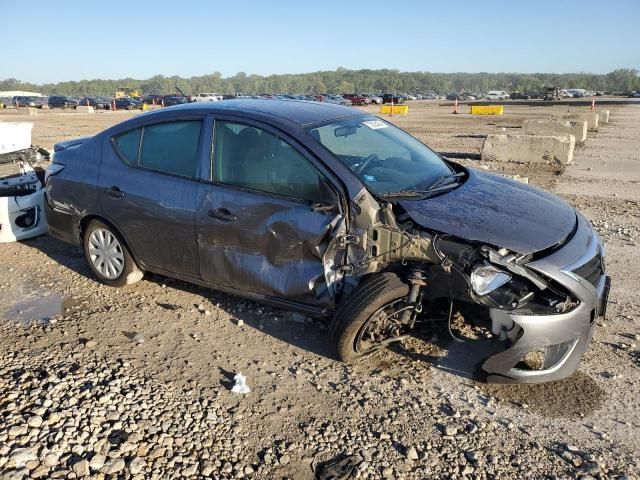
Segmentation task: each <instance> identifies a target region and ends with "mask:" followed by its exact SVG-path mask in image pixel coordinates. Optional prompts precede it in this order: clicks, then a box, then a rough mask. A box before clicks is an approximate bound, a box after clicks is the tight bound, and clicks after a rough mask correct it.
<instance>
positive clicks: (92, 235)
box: [83, 220, 144, 287]
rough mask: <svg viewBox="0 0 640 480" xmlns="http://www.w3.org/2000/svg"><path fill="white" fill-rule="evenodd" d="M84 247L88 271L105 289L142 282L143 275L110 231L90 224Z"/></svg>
mask: <svg viewBox="0 0 640 480" xmlns="http://www.w3.org/2000/svg"><path fill="white" fill-rule="evenodd" d="M83 246H84V254H85V257H86V259H87V262H88V263H89V267H90V268H91V270H92V271H93V273H94V274H95V276H96V277H98V280H100V281H101V282H102V283H104V284H105V285H109V286H110V287H123V286H125V285H130V284H132V283H136V282H137V281H139V280H140V279H142V276H143V275H144V272H143V271H142V270H141V269H140V268H139V267H138V265H136V262H135V261H134V260H133V257H132V256H131V254H130V253H129V250H128V249H127V247H126V245H125V244H124V242H123V241H122V239H121V238H120V235H118V233H117V232H115V231H114V229H113V228H112V227H110V226H108V225H106V224H104V223H102V222H100V221H98V220H93V221H91V223H89V226H88V227H87V228H86V230H85V233H84V238H83Z"/></svg>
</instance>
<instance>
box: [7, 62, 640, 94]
mask: <svg viewBox="0 0 640 480" xmlns="http://www.w3.org/2000/svg"><path fill="white" fill-rule="evenodd" d="M546 86H558V87H561V88H584V89H587V90H601V91H610V92H613V91H635V90H640V77H639V76H638V70H636V69H632V68H623V69H618V70H614V71H612V72H610V73H607V74H593V73H562V74H555V73H462V72H461V73H432V72H400V71H399V70H389V69H383V70H349V69H346V68H338V69H336V70H334V71H322V72H313V73H301V74H282V75H268V76H261V75H247V74H246V73H244V72H239V73H237V74H236V75H234V76H232V77H226V78H223V77H222V75H221V74H220V73H219V72H215V73H212V74H209V75H200V76H194V77H190V78H183V77H179V76H172V77H165V76H163V75H156V76H154V77H151V78H149V79H146V80H136V79H133V78H123V79H120V80H105V79H94V80H80V81H68V82H59V83H45V84H41V85H38V84H33V83H27V82H21V81H20V80H16V79H14V78H9V79H6V80H2V81H0V91H2V90H28V91H37V92H41V93H44V94H48V95H52V94H59V95H113V93H114V92H116V91H118V90H120V89H121V88H123V87H124V88H131V89H138V90H141V91H142V92H148V93H158V94H169V93H175V92H176V91H177V89H176V87H178V88H179V89H180V90H182V91H183V92H184V93H185V94H187V95H190V94H196V93H202V92H217V93H222V94H232V93H244V94H251V95H253V94H260V93H289V94H309V93H314V94H319V93H359V92H368V93H382V92H394V93H395V92H398V93H428V92H435V93H441V94H446V93H451V92H463V91H466V92H486V91H488V90H507V91H540V90H542V89H544V87H546Z"/></svg>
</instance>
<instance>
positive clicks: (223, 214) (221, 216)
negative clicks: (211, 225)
mask: <svg viewBox="0 0 640 480" xmlns="http://www.w3.org/2000/svg"><path fill="white" fill-rule="evenodd" d="M207 215H209V216H210V217H211V218H215V219H216V220H222V221H223V222H233V221H234V220H237V219H238V217H236V216H235V215H234V214H233V213H231V212H230V211H229V210H227V209H226V208H218V209H216V210H209V212H208V213H207Z"/></svg>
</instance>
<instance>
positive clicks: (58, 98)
mask: <svg viewBox="0 0 640 480" xmlns="http://www.w3.org/2000/svg"><path fill="white" fill-rule="evenodd" d="M78 103H79V102H78V100H77V99H75V98H72V97H69V96H66V95H52V96H50V97H49V100H48V104H49V108H75V107H77V106H78Z"/></svg>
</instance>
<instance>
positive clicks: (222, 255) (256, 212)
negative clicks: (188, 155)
mask: <svg viewBox="0 0 640 480" xmlns="http://www.w3.org/2000/svg"><path fill="white" fill-rule="evenodd" d="M198 204H199V205H200V209H199V211H198V214H197V236H198V246H199V247H198V248H199V252H200V271H201V276H202V279H203V280H205V281H207V282H211V283H214V284H219V285H224V286H227V287H230V288H234V289H237V290H239V291H244V292H252V293H257V294H261V295H265V296H276V297H286V298H287V299H288V300H291V301H294V302H299V303H305V304H312V305H313V304H316V305H317V304H318V303H320V304H321V306H325V307H329V308H330V307H331V306H332V299H331V295H330V294H329V292H328V289H327V283H326V279H325V269H324V265H323V257H324V256H325V253H326V252H327V249H328V247H329V245H330V243H331V241H332V240H333V239H334V238H335V237H336V231H337V230H338V228H337V227H339V226H340V225H341V224H342V221H343V218H342V216H341V215H340V214H337V213H336V212H315V211H313V210H312V209H311V208H310V206H309V205H308V204H306V203H304V202H300V201H296V200H293V199H286V198H280V197H276V196H269V195H266V194H261V193H257V192H251V191H246V190H241V189H237V188H232V187H228V186H220V185H211V184H201V185H200V188H199V193H198ZM220 213H223V215H220ZM225 215H226V217H225Z"/></svg>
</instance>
